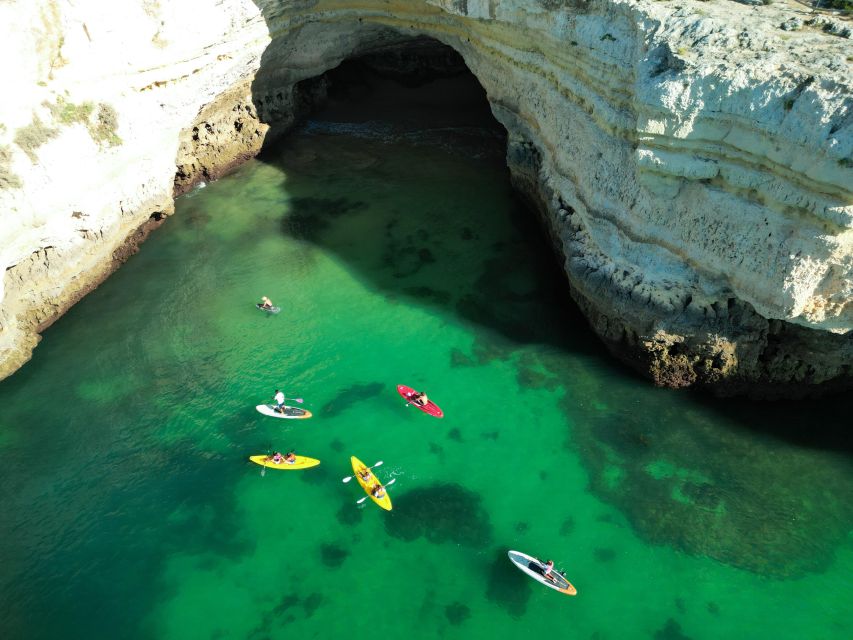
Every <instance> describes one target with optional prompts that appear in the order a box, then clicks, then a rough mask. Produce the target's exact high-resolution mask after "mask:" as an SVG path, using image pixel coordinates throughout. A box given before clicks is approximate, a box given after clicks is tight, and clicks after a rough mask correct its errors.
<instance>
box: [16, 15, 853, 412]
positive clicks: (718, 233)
mask: <svg viewBox="0 0 853 640" xmlns="http://www.w3.org/2000/svg"><path fill="white" fill-rule="evenodd" d="M47 4H51V6H52V7H53V8H54V9H55V14H54V13H51V14H50V15H49V16H48V18H45V20H48V22H50V27H51V28H50V29H49V30H48V31H49V37H45V36H44V34H42V33H41V32H36V31H33V32H26V31H23V32H21V33H20V34H11V33H10V34H7V35H9V36H10V38H9V39H8V41H9V42H11V43H12V44H11V45H7V46H17V47H18V49H22V51H21V50H18V51H16V53H18V54H19V55H20V54H21V53H23V54H24V55H23V57H24V59H27V60H30V59H31V61H32V64H31V65H29V66H27V65H24V69H23V70H22V71H21V72H20V75H19V76H17V77H16V78H13V82H12V85H13V86H14V87H15V88H16V89H17V91H14V92H13V95H14V98H13V99H12V100H10V101H9V103H8V104H7V105H5V107H4V108H3V110H2V111H0V122H2V123H3V128H2V129H0V152H2V153H0V184H2V185H4V186H3V188H0V207H2V208H0V210H2V211H3V213H2V214H0V215H2V217H3V220H4V228H5V229H6V230H7V231H4V234H3V237H2V238H0V258H2V260H3V262H4V268H5V270H6V271H5V277H4V279H3V282H2V289H0V378H2V377H4V376H6V375H9V374H11V373H12V372H13V371H15V370H16V369H17V368H18V367H19V366H21V365H22V364H23V363H24V362H26V360H27V359H29V357H30V354H31V351H32V349H33V348H34V347H35V345H36V343H37V341H38V333H39V332H41V331H43V330H44V328H46V327H47V326H49V325H50V324H51V323H52V322H53V321H55V319H56V318H58V317H59V316H60V315H61V314H62V313H63V312H64V311H65V310H67V309H68V308H69V307H70V306H71V305H72V304H74V302H76V301H77V300H79V299H80V298H81V297H82V296H83V295H85V293H86V292H88V291H90V290H91V289H93V288H94V287H96V286H97V284H99V283H100V282H101V281H103V279H104V278H106V277H107V276H108V275H109V273H111V272H112V271H114V270H115V268H117V266H118V265H119V264H121V263H122V262H123V261H124V260H126V259H127V256H129V255H131V254H132V253H133V252H134V251H135V250H136V247H137V246H138V244H139V242H141V241H142V240H143V239H144V237H145V236H146V235H147V233H148V232H150V230H151V229H152V228H154V227H156V226H157V225H158V224H159V223H160V222H162V220H163V219H164V218H165V217H166V216H168V215H169V214H170V213H171V211H172V207H173V200H172V199H173V197H174V196H176V195H179V194H181V193H184V192H186V191H187V190H188V189H189V188H191V187H192V186H193V185H194V184H196V183H198V182H199V181H201V180H205V181H206V180H211V179H216V178H217V177H219V176H221V175H223V174H224V173H227V172H228V171H229V170H230V169H231V168H233V167H234V166H235V165H236V164H239V163H240V162H243V161H244V160H246V159H247V158H250V157H252V156H254V155H256V154H257V153H258V152H259V151H260V150H261V149H262V147H263V146H264V143H265V142H267V143H268V142H269V141H270V140H272V139H274V138H275V137H277V136H279V135H281V134H282V133H284V132H285V131H287V129H288V128H289V127H291V126H292V125H293V124H294V122H296V121H297V120H298V118H300V117H301V116H302V115H304V114H305V113H306V112H308V111H309V110H310V109H311V108H312V106H313V105H314V104H316V103H317V102H318V101H320V100H322V98H323V95H324V92H325V90H326V86H325V85H324V82H323V80H322V74H323V73H324V72H326V71H328V70H329V69H332V68H334V67H335V66H336V65H338V64H339V63H340V62H341V61H342V60H345V59H347V58H351V57H354V56H359V55H365V54H371V55H373V56H379V58H378V59H380V60H383V61H384V63H385V65H386V66H387V69H386V71H388V72H395V70H397V69H399V70H400V72H401V73H403V74H404V75H405V74H409V75H411V74H421V75H422V74H423V67H422V66H421V67H420V68H419V67H418V64H417V62H416V61H415V62H414V63H413V60H414V58H413V56H414V55H415V54H414V51H415V50H419V51H420V54H421V55H427V57H429V55H430V53H429V52H430V51H431V50H432V51H433V52H436V51H439V50H438V49H430V47H431V46H432V45H429V44H428V43H429V42H440V43H442V44H443V45H446V46H448V47H450V48H452V49H453V50H454V51H455V52H457V53H458V54H460V55H461V58H462V59H463V60H464V63H465V65H466V66H467V67H468V69H470V70H471V72H473V74H474V75H475V76H476V78H477V79H478V81H479V82H480V84H481V85H482V86H483V87H484V88H485V90H486V92H487V95H488V99H489V102H490V105H491V108H492V111H493V113H494V115H495V117H496V118H497V119H498V121H499V122H500V123H501V124H502V125H503V126H504V127H505V128H506V129H507V132H508V139H509V144H508V149H507V162H508V165H509V168H510V171H511V174H512V179H513V183H514V185H515V187H516V188H517V189H518V190H519V191H520V192H522V193H523V194H524V195H525V197H527V198H528V199H529V200H530V201H531V202H532V203H533V204H534V205H535V208H536V210H538V211H539V213H540V214H541V217H542V219H543V221H544V223H545V226H546V227H547V228H548V230H549V233H550V235H551V238H552V240H553V243H554V246H555V249H556V250H557V253H558V255H560V256H561V258H562V262H563V264H564V266H565V271H566V274H567V277H568V279H569V282H570V285H571V291H572V295H573V297H574V299H575V301H576V302H577V303H578V305H579V306H580V308H581V309H582V310H583V312H584V314H585V315H586V316H587V318H588V319H589V321H590V323H591V325H592V327H593V328H594V330H595V331H596V333H597V334H598V335H599V336H600V337H601V338H602V340H604V342H605V343H606V344H607V345H608V347H609V348H610V350H611V351H612V352H613V353H614V354H616V355H617V356H618V357H620V358H621V359H623V360H624V361H626V362H629V363H630V364H631V365H632V366H634V367H635V368H636V369H637V370H639V371H641V372H642V373H643V374H645V375H647V376H648V377H649V378H651V379H652V380H653V381H654V382H655V383H656V384H659V385H664V386H671V387H688V386H700V387H703V388H707V389H709V390H711V391H713V392H714V393H718V394H721V395H731V394H741V393H746V394H750V395H754V396H760V397H799V396H804V395H812V394H816V393H822V392H831V391H837V390H840V389H846V388H850V387H851V386H853V373H852V372H851V364H853V331H851V329H853V304H851V299H853V284H851V280H852V279H853V248H851V244H850V239H849V230H850V228H851V226H853V204H851V203H853V190H851V187H850V185H851V184H853V162H851V161H850V158H851V155H853V121H851V119H850V117H849V114H850V113H853V98H851V94H853V92H851V84H850V82H849V77H850V76H849V71H850V60H849V56H847V57H845V53H844V52H845V51H847V50H848V49H847V48H845V46H844V45H845V43H847V42H849V40H844V39H843V38H841V37H838V36H835V35H832V34H826V33H823V32H821V31H820V30H818V29H816V28H815V29H811V30H808V29H801V30H799V31H796V32H794V33H791V32H788V31H787V30H783V29H781V28H780V27H779V26H778V24H781V22H782V18H784V17H785V16H786V15H787V13H786V12H789V11H790V9H789V8H785V7H783V6H776V5H774V6H773V7H763V8H762V9H761V10H760V11H757V10H756V11H753V10H752V9H749V8H747V7H743V6H739V5H736V4H732V3H728V2H726V3H723V4H718V3H714V4H710V3H702V2H692V1H687V2H685V3H684V4H683V5H679V7H669V6H664V5H660V4H659V3H652V2H645V1H643V2H639V3H630V2H627V1H618V0H601V1H599V2H591V3H586V4H583V5H581V4H578V3H571V2H568V3H566V2H548V3H545V2H536V1H534V0H530V1H528V2H470V1H469V2H456V1H454V0H426V1H424V2H417V3H405V2H392V3H377V2H372V1H370V0H364V1H363V2H358V3H348V4H347V5H346V6H345V7H344V6H342V5H339V4H338V3H336V2H322V1H321V2H312V3H307V4H306V3H294V2H280V3H271V4H268V5H264V6H263V7H262V8H255V9H252V10H250V9H249V8H247V7H246V6H245V5H243V4H241V3H238V2H236V0H235V1H233V2H231V1H227V2H222V3H218V4H216V5H215V6H213V5H212V4H211V3H209V2H205V1H203V0H193V1H192V2H189V3H187V6H185V7H184V6H182V7H181V8H172V9H162V8H155V7H151V6H149V5H145V6H142V5H140V16H139V20H140V21H149V22H150V25H151V34H148V35H145V34H144V33H143V35H142V36H138V37H137V35H138V34H139V33H141V32H143V31H144V29H143V30H140V28H139V27H140V24H142V22H138V23H137V24H135V25H130V24H129V25H128V27H127V28H128V29H130V28H131V27H135V30H134V31H133V33H131V32H130V31H127V29H125V30H124V31H123V30H122V29H121V28H119V29H118V32H117V33H116V25H114V24H111V23H109V16H103V17H102V16H98V15H95V14H93V13H92V12H91V11H89V12H87V11H86V10H84V9H74V8H68V7H64V8H61V9H60V8H59V7H58V6H54V5H53V4H52V3H47ZM3 10H4V11H10V9H7V8H4V9H3ZM16 10H17V11H19V12H23V10H22V9H20V8H17V9H16ZM33 10H34V9H33ZM183 11H186V12H190V13H191V14H192V15H193V16H200V15H203V16H205V18H204V19H198V20H195V21H194V22H193V23H192V28H191V29H189V30H186V29H185V27H186V24H187V23H185V22H181V20H182V18H183V17H186V16H184V14H183V13H181V12H183ZM732 14H736V15H734V16H733V15H732ZM187 15H189V13H188V14H187ZM16 17H17V18H18V22H19V23H20V22H25V21H26V19H27V17H26V16H22V15H19V16H16ZM741 25H746V26H741ZM182 29H184V30H182ZM780 34H784V35H780ZM13 35H14V36H15V37H13ZM134 38H136V39H135V40H134ZM146 38H147V39H146ZM45 42H48V43H49V42H53V43H54V44H55V46H51V47H46V46H45ZM425 43H427V44H426V45H425ZM125 49H126V51H125ZM27 56H29V57H27ZM446 60H447V59H446V57H443V55H442V54H440V53H437V54H435V55H433V57H432V63H431V64H439V63H446ZM442 61H443V62H442ZM128 65H130V67H131V70H130V71H128V70H127V66H128ZM93 69H94V70H95V71H97V73H93ZM413 69H414V70H413ZM421 79H423V78H421ZM63 96H64V97H63ZM95 104H97V105H101V106H100V107H99V109H95V108H94V107H91V106H87V105H95ZM113 113H114V114H115V117H114V118H110V119H106V118H105V117H104V114H107V115H109V114H113ZM107 125H109V126H111V127H113V129H109V130H104V126H107ZM22 132H25V133H27V134H28V137H26V138H25V137H24V135H23V133H22ZM87 132H88V137H87ZM90 138H91V139H90ZM25 141H26V144H27V145H29V146H28V147H27V148H25ZM104 185H107V186H104ZM140 185H141V186H140ZM6 221H8V223H9V224H5V222H6Z"/></svg>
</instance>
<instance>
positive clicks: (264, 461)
mask: <svg viewBox="0 0 853 640" xmlns="http://www.w3.org/2000/svg"><path fill="white" fill-rule="evenodd" d="M249 460H251V461H252V462H254V463H255V464H259V465H261V466H263V467H266V468H267V469H281V470H283V471H293V470H294V469H307V468H308V467H316V466H317V465H318V464H320V461H319V460H317V459H316V458H306V457H305V456H296V462H292V463H291V462H285V461H284V460H282V461H281V462H279V463H277V464H276V463H275V462H273V461H272V456H249Z"/></svg>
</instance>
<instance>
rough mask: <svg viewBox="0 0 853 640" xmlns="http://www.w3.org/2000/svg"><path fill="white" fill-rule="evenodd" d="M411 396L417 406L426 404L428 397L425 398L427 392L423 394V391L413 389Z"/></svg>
mask: <svg viewBox="0 0 853 640" xmlns="http://www.w3.org/2000/svg"><path fill="white" fill-rule="evenodd" d="M411 397H412V400H413V401H414V402H415V404H416V405H418V406H419V407H425V406H426V405H427V403H428V402H429V398H427V394H425V393H424V392H423V391H415V392H414V393H413V394H412V396H411Z"/></svg>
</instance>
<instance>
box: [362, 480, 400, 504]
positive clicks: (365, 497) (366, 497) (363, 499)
mask: <svg viewBox="0 0 853 640" xmlns="http://www.w3.org/2000/svg"><path fill="white" fill-rule="evenodd" d="M395 482H397V478H392V479H391V482H389V483H388V484H386V485H383V486H384V487H385V488H388V487H390V486H391V485H392V484H394V483H395ZM369 497H370V496H364V497H363V498H362V499H361V500H356V502H355V503H356V504H361V503H362V502H364V501H365V500H367V499H368V498H369Z"/></svg>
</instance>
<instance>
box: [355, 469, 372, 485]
mask: <svg viewBox="0 0 853 640" xmlns="http://www.w3.org/2000/svg"><path fill="white" fill-rule="evenodd" d="M358 475H359V477H360V478H361V479H362V480H364V482H370V481H371V480H373V474H372V473H370V469H362V470H361V471H359V472H358Z"/></svg>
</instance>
